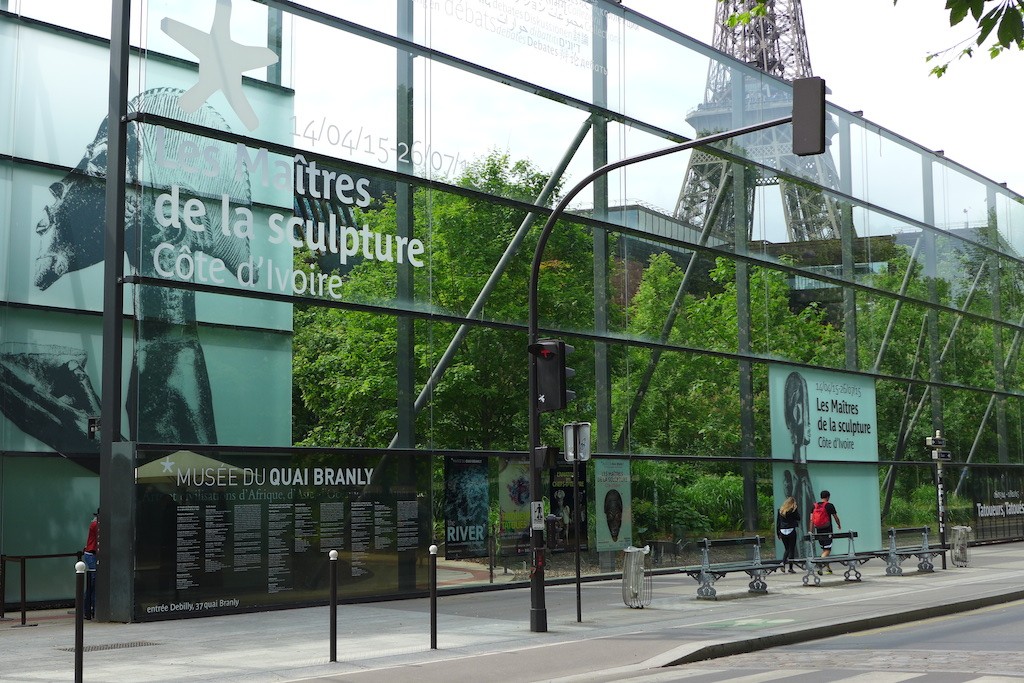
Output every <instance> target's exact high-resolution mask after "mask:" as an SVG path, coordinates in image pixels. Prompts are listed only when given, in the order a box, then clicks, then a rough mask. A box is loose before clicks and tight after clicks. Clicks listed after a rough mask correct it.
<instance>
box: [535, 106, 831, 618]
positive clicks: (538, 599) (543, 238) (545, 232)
mask: <svg viewBox="0 0 1024 683" xmlns="http://www.w3.org/2000/svg"><path fill="white" fill-rule="evenodd" d="M822 87H823V86H822ZM794 108H795V107H794ZM822 111H824V110H822ZM792 121H793V117H792V116H783V117H782V118H778V119H772V120H771V121H764V122H762V123H756V124H752V125H750V126H743V127H742V128H736V129H733V130H729V131H725V132H724V133H716V134H714V135H706V136H704V137H701V138H695V139H693V140H688V141H686V142H682V143H679V144H677V145H672V146H671V147H666V148H664V149H659V150H655V151H653V152H647V153H645V154H638V155H636V156H632V157H627V158H625V159H620V160H618V161H613V162H611V163H609V164H605V165H604V166H601V167H600V168H598V169H597V170H595V171H593V172H592V173H590V175H588V176H587V177H585V178H584V179H583V180H581V181H580V182H578V183H576V185H574V186H573V187H572V189H570V190H569V191H568V192H567V193H566V194H565V196H564V197H562V199H561V200H560V201H559V202H558V204H557V205H555V208H554V210H552V211H551V215H549V216H548V220H547V222H546V223H545V224H544V228H543V229H542V230H541V233H540V237H539V238H538V239H537V248H536V250H535V251H534V253H533V266H532V267H531V269H530V285H529V289H530V292H529V297H530V311H529V317H528V335H529V341H528V344H529V345H530V346H532V345H534V344H536V343H537V342H538V340H539V333H538V329H537V328H538V324H537V285H538V281H539V279H540V263H541V259H542V258H543V256H544V247H545V246H546V245H547V243H548V238H549V237H550V236H551V230H552V229H553V228H554V227H555V223H556V222H558V219H559V218H560V217H561V215H562V213H563V212H564V211H565V209H566V207H567V206H568V205H569V202H571V201H572V200H573V199H575V198H576V195H578V194H579V193H580V192H581V191H582V190H583V188H585V187H586V186H587V185H589V184H590V183H592V182H593V181H594V180H596V179H598V178H600V177H601V176H603V175H606V174H608V173H611V172H612V171H614V170H615V169H618V168H622V167H623V166H629V165H631V164H636V163H639V162H641V161H647V160H649V159H657V158H658V157H663V156H666V155H669V154H674V153H675V152H682V151H684V150H687V149H692V148H694V147H700V146H702V145H710V144H712V143H715V142H722V141H724V140H728V139H730V138H734V137H738V136H740V135H746V134H747V133H756V132H757V131H759V130H765V129H766V128H774V127H775V126H781V125H782V124H785V123H790V122H792ZM796 134H797V131H795V130H794V137H796ZM528 355H529V357H530V498H531V500H532V501H534V502H536V501H540V500H542V495H541V473H542V468H543V463H542V462H541V461H540V457H539V455H538V449H539V448H540V411H539V410H538V405H537V357H536V356H534V355H533V354H528ZM530 552H531V554H532V557H531V560H532V569H531V571H530V630H531V631H533V632H536V633H543V632H546V631H547V630H548V612H547V607H546V606H545V603H544V532H543V531H538V530H536V529H533V530H531V532H530Z"/></svg>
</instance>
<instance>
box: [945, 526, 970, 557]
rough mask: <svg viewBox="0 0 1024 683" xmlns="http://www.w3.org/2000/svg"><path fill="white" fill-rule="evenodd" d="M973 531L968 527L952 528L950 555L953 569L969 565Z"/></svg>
mask: <svg viewBox="0 0 1024 683" xmlns="http://www.w3.org/2000/svg"><path fill="white" fill-rule="evenodd" d="M973 535H974V529H972V528H971V527H969V526H955V527H953V541H952V544H951V546H950V555H951V556H952V557H951V559H952V561H953V566H954V567H968V566H970V564H971V541H972V540H973V538H972V537H973Z"/></svg>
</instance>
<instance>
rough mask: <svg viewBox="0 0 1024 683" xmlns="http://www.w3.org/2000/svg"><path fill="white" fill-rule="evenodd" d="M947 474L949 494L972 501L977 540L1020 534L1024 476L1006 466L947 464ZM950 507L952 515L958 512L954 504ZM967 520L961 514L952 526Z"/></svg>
mask: <svg viewBox="0 0 1024 683" xmlns="http://www.w3.org/2000/svg"><path fill="white" fill-rule="evenodd" d="M944 478H945V486H946V492H947V495H949V496H950V498H952V497H953V496H959V500H961V501H965V502H967V503H969V504H970V505H971V509H970V517H971V520H970V525H969V526H970V527H971V529H972V532H973V534H974V538H975V539H976V540H979V541H990V540H1003V539H1006V540H1010V539H1013V538H1019V537H1020V534H1021V531H1022V530H1024V476H1022V475H1020V474H1019V473H1017V472H1014V471H1013V470H1010V469H1004V468H988V467H972V468H970V469H969V470H968V469H966V468H964V469H960V470H958V469H957V468H955V467H947V468H946V474H945V477H944ZM950 508H951V509H950V515H953V514H955V513H954V511H953V510H952V505H951V506H950ZM957 512H959V511H957ZM966 523H967V520H966V519H963V518H960V516H959V514H958V515H957V517H956V518H955V519H954V520H951V521H950V526H955V525H957V524H966ZM948 533H949V528H948V527H947V534H948Z"/></svg>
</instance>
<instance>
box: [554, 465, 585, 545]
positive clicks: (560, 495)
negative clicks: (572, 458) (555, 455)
mask: <svg viewBox="0 0 1024 683" xmlns="http://www.w3.org/2000/svg"><path fill="white" fill-rule="evenodd" d="M576 478H577V481H576V492H577V493H576V498H573V475H572V463H559V464H558V465H557V466H556V467H555V468H554V469H552V470H551V490H550V494H549V495H550V500H551V514H552V515H553V516H554V517H555V533H554V534H553V536H552V538H549V539H547V542H548V548H550V549H552V550H575V549H576V536H575V528H576V523H575V522H574V521H573V520H574V515H575V513H576V510H577V508H576V502H575V501H577V500H578V501H579V514H580V519H579V527H580V550H586V549H587V467H586V464H585V463H584V464H583V465H581V466H579V471H578V472H577V477H576Z"/></svg>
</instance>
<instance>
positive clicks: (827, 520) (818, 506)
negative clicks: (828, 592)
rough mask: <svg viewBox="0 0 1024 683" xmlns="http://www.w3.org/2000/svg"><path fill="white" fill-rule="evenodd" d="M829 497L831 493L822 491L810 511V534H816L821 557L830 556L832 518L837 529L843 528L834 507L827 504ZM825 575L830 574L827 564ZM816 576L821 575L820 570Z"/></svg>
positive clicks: (830, 570)
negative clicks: (818, 499) (819, 498)
mask: <svg viewBox="0 0 1024 683" xmlns="http://www.w3.org/2000/svg"><path fill="white" fill-rule="evenodd" d="M831 497H832V494H831V493H829V492H828V491H822V492H821V500H820V501H818V502H817V503H815V504H814V509H812V510H811V532H812V533H814V534H818V536H817V537H816V538H817V540H818V545H820V546H821V556H822V557H828V556H829V555H830V554H832V518H833V517H835V520H836V527H837V528H839V529H842V528H843V524H842V522H840V521H839V515H838V514H837V513H836V506H835V505H833V504H832V503H830V502H829V498H831ZM825 573H826V574H831V573H832V568H831V567H830V566H828V565H827V564H826V565H825ZM818 574H821V569H818Z"/></svg>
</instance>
